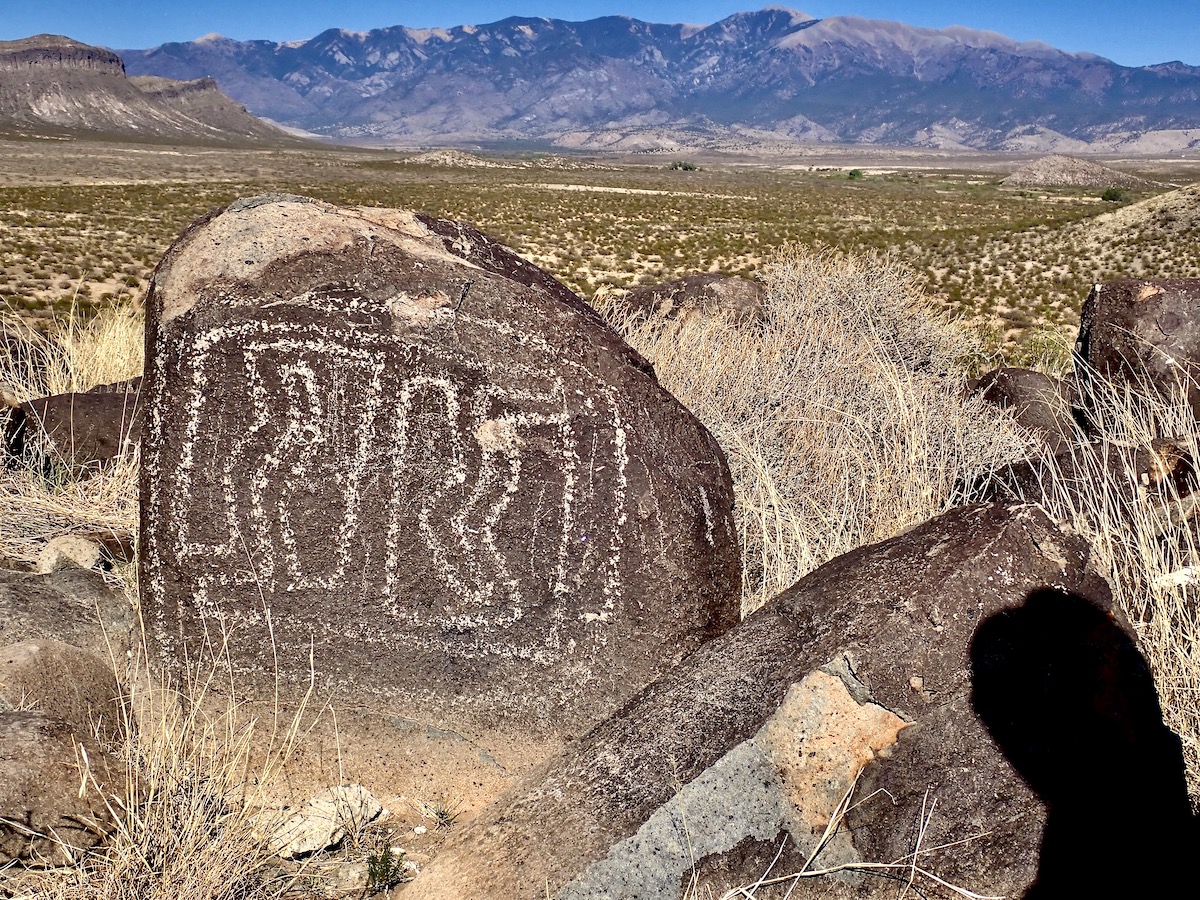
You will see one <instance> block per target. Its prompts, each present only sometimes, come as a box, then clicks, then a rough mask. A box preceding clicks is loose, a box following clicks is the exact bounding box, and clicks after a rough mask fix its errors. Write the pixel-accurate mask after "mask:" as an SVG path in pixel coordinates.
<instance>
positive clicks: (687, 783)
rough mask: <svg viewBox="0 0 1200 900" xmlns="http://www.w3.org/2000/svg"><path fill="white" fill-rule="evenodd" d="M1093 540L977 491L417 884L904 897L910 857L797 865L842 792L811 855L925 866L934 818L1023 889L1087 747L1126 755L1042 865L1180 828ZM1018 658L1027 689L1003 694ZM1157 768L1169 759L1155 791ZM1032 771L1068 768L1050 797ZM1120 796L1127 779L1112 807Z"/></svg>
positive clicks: (968, 858) (834, 583)
mask: <svg viewBox="0 0 1200 900" xmlns="http://www.w3.org/2000/svg"><path fill="white" fill-rule="evenodd" d="M1087 552H1088V551H1087V547H1086V545H1085V544H1084V542H1083V541H1081V540H1080V539H1078V538H1077V537H1074V536H1071V535H1068V534H1065V533H1063V532H1062V531H1060V530H1058V529H1057V528H1055V527H1054V526H1053V525H1052V523H1051V522H1050V521H1049V520H1048V519H1047V518H1046V517H1045V515H1044V514H1042V513H1041V512H1040V511H1038V510H1036V509H1034V508H1033V507H1025V506H1016V507H1005V506H976V507H967V508H963V509H960V510H956V511H954V512H951V513H948V514H946V515H944V516H942V517H940V518H938V519H935V520H933V521H931V522H929V523H927V524H925V525H923V526H921V527H920V528H917V529H915V530H913V531H912V532H910V533H908V534H905V535H903V536H901V537H898V538H895V539H893V540H890V541H887V542H885V543H882V544H878V545H875V546H872V547H866V548H863V549H860V550H856V551H854V552H852V553H849V554H847V555H845V556H842V557H839V558H838V559H835V560H833V561H831V562H830V563H828V564H827V565H825V566H823V567H822V568H820V569H818V570H817V571H816V572H814V573H812V574H810V575H809V576H807V577H806V578H804V579H802V580H801V581H800V582H798V583H797V584H796V585H795V586H794V587H792V588H791V589H790V590H788V591H787V592H785V593H784V594H782V595H781V596H780V597H778V598H776V599H775V600H774V601H773V602H772V603H770V604H768V605H767V606H766V607H764V608H762V609H761V610H760V611H758V612H757V613H755V614H754V615H752V616H750V617H749V618H748V619H747V620H746V621H745V622H743V623H742V624H741V625H739V626H738V627H737V628H735V629H734V630H732V631H731V632H729V633H728V634H726V635H724V636H723V637H721V638H719V639H717V640H715V641H712V642H710V643H708V644H706V645H705V646H703V647H702V648H701V649H700V650H698V651H697V652H696V653H695V654H694V655H692V656H691V657H690V658H689V659H688V660H686V661H685V662H684V663H683V664H682V665H680V666H679V667H677V668H676V669H674V670H673V671H672V672H670V673H668V674H667V675H666V676H664V677H663V678H662V679H660V680H659V681H657V682H655V683H654V684H652V685H651V686H649V687H648V688H647V689H646V690H645V691H643V692H642V693H641V694H640V695H639V696H638V697H636V698H634V700H632V701H631V702H630V703H629V705H627V706H626V707H625V708H624V709H623V710H622V711H621V712H620V713H619V714H617V715H616V716H614V717H613V718H612V719H610V720H609V721H607V722H605V723H603V724H602V725H600V726H598V727H597V728H596V729H594V730H593V731H592V732H591V733H590V734H588V735H586V736H585V737H584V738H582V739H581V740H580V741H578V742H577V743H575V744H573V745H572V746H571V747H570V748H569V749H568V750H566V751H564V753H563V754H562V755H560V756H558V757H556V758H555V759H553V760H551V761H549V762H548V763H546V764H545V765H544V767H543V768H541V769H539V770H538V771H537V772H535V773H534V774H533V775H531V776H530V777H529V778H527V779H526V780H525V781H524V782H522V783H521V784H520V785H519V786H518V787H517V788H515V789H514V790H513V792H512V793H511V794H509V795H508V796H506V797H504V798H502V799H501V800H499V801H497V803H496V804H494V805H493V806H492V807H491V808H490V809H489V810H487V811H486V812H485V813H484V814H482V815H481V816H480V817H479V818H477V819H476V820H475V821H473V822H471V823H470V824H468V825H467V826H466V827H465V828H464V829H462V830H461V831H459V832H457V833H456V834H454V835H453V836H452V837H451V840H450V842H449V843H448V844H447V845H446V847H445V848H444V849H443V850H442V852H441V854H440V855H439V856H438V857H437V858H436V859H435V860H434V861H433V862H432V864H431V865H429V866H428V867H426V869H425V870H424V871H423V872H422V873H421V874H420V876H419V877H418V879H417V881H416V882H415V883H414V884H412V885H411V886H409V888H407V892H408V893H406V895H405V896H406V897H411V898H413V900H417V898H420V900H432V898H438V900H450V898H455V900H457V898H463V897H505V898H514V900H515V898H528V900H535V898H536V900H544V898H546V897H554V898H571V900H582V898H589V900H600V898H606V900H621V898H628V900H632V898H639V900H659V898H661V900H668V898H670V900H675V898H678V897H680V896H683V895H684V891H685V889H686V890H687V891H688V893H687V896H703V897H707V896H714V897H720V896H725V893H724V892H725V891H727V890H731V889H735V888H738V887H748V886H751V885H755V884H756V883H757V882H758V881H759V879H760V878H769V879H780V880H779V881H778V882H774V883H773V884H771V885H760V886H758V887H757V888H755V890H754V891H753V896H755V897H756V898H781V897H784V896H790V897H793V898H795V897H837V896H842V897H881V898H882V897H894V896H895V895H896V890H897V887H896V881H895V880H894V878H891V879H889V878H886V877H884V878H876V877H870V876H869V875H864V874H863V873H861V872H858V873H855V872H853V871H844V872H842V873H841V874H839V875H837V876H828V877H821V878H809V879H801V880H799V883H796V881H795V880H793V879H787V878H785V877H784V876H787V875H789V874H792V873H796V872H799V871H801V870H802V869H803V868H804V864H805V861H806V860H807V859H808V856H809V855H810V854H811V853H812V852H813V851H814V850H815V849H816V847H817V845H818V843H819V842H820V840H821V837H822V835H824V834H825V829H826V825H827V824H828V823H830V822H834V821H836V820H837V816H836V811H837V810H838V809H839V807H841V806H843V805H844V806H851V807H852V809H851V810H850V812H849V813H848V814H847V816H846V817H845V818H844V819H843V820H841V821H840V825H841V827H840V828H838V829H837V831H836V834H835V835H834V836H833V837H832V840H830V841H829V843H828V844H827V846H825V848H824V849H823V850H822V852H821V853H820V854H819V855H818V856H817V857H816V859H815V860H814V861H813V864H812V865H811V866H810V867H809V868H810V870H815V869H822V868H829V867H838V866H846V865H856V864H859V863H868V864H874V863H882V864H888V863H893V862H898V863H899V865H898V866H897V867H895V868H893V869H891V870H886V869H884V870H876V872H875V874H876V875H879V874H882V875H885V876H886V875H889V874H890V875H892V876H899V877H900V878H901V879H907V878H909V877H910V876H912V877H914V878H915V879H916V880H917V881H916V887H918V888H921V889H924V888H925V887H927V886H931V882H928V881H922V877H921V876H919V875H918V874H917V873H915V872H912V871H910V870H909V869H907V868H906V867H905V866H904V862H905V857H906V856H907V855H909V854H911V853H912V852H913V850H914V848H915V847H916V843H917V841H918V840H919V842H920V847H921V848H922V849H923V850H926V851H928V850H931V849H932V848H937V847H942V848H943V849H942V850H939V851H935V852H932V853H930V854H929V855H928V856H925V855H923V856H921V857H919V858H918V865H919V866H921V867H924V868H928V869H930V870H932V871H933V872H934V873H935V874H937V875H938V876H940V877H944V878H947V879H949V880H950V881H952V882H954V883H955V884H958V885H961V886H963V887H967V888H970V889H972V890H975V891H978V892H980V893H983V894H986V895H1006V896H1019V895H1020V894H1021V893H1022V891H1024V890H1025V888H1027V887H1028V886H1029V885H1030V884H1031V883H1032V882H1034V881H1035V879H1037V878H1039V877H1040V875H1045V873H1046V872H1047V871H1048V868H1047V861H1046V859H1045V855H1044V854H1042V853H1041V849H1042V848H1041V841H1042V833H1043V826H1044V825H1045V823H1046V822H1047V818H1048V815H1047V807H1050V812H1049V817H1050V818H1052V819H1056V820H1057V821H1069V822H1075V823H1078V821H1079V818H1080V817H1079V816H1078V815H1073V813H1074V814H1077V813H1079V812H1081V809H1080V807H1079V806H1078V805H1073V804H1074V803H1075V800H1076V799H1077V798H1079V797H1081V796H1083V795H1084V794H1085V793H1086V789H1085V788H1084V787H1083V786H1082V785H1081V784H1076V785H1075V786H1074V787H1071V788H1068V787H1067V785H1065V784H1062V783H1061V782H1065V781H1069V780H1070V779H1071V777H1072V775H1071V772H1072V767H1073V766H1074V765H1075V764H1076V763H1077V762H1078V759H1079V756H1080V754H1093V753H1094V754H1097V756H1096V758H1097V759H1098V760H1100V759H1104V758H1105V757H1104V754H1108V753H1113V754H1116V756H1117V757H1119V758H1121V759H1123V760H1125V764H1127V765H1129V766H1131V768H1127V769H1123V770H1122V771H1121V772H1120V773H1114V774H1113V776H1112V777H1111V778H1110V779H1108V781H1109V782H1110V783H1108V784H1106V785H1104V786H1103V787H1100V786H1098V785H1096V784H1095V783H1094V782H1093V783H1092V785H1091V786H1092V788H1093V793H1094V794H1095V795H1096V797H1097V802H1096V803H1094V804H1092V805H1091V806H1089V807H1088V809H1087V810H1086V813H1087V815H1090V816H1091V817H1092V819H1093V821H1092V822H1090V823H1089V824H1088V827H1087V829H1086V830H1085V831H1084V832H1082V833H1081V838H1080V841H1079V842H1078V844H1076V843H1071V842H1069V841H1068V843H1067V844H1065V845H1064V844H1056V845H1055V847H1054V848H1053V859H1052V860H1051V862H1052V865H1051V866H1050V869H1052V870H1053V871H1056V872H1059V873H1062V872H1065V871H1068V870H1072V869H1078V868H1080V865H1079V864H1080V862H1081V861H1083V860H1086V854H1087V853H1091V854H1092V855H1093V857H1095V858H1097V859H1103V857H1104V854H1106V853H1107V852H1108V851H1107V850H1106V849H1103V848H1105V847H1111V846H1114V845H1115V846H1125V843H1124V842H1127V841H1128V842H1132V843H1133V844H1136V845H1137V846H1138V852H1139V853H1142V852H1148V851H1149V849H1150V846H1151V845H1152V844H1153V843H1154V842H1155V841H1157V840H1160V839H1162V836H1163V832H1162V831H1159V830H1158V829H1157V828H1156V829H1155V832H1154V835H1153V836H1150V837H1140V838H1139V837H1137V832H1138V830H1139V829H1141V828H1142V826H1141V824H1140V823H1143V822H1145V821H1147V819H1146V818H1144V816H1145V815H1149V816H1151V817H1152V818H1153V820H1154V821H1156V822H1158V821H1161V820H1162V819H1169V820H1170V823H1171V825H1170V826H1168V830H1169V829H1170V828H1172V827H1174V826H1176V825H1178V824H1179V823H1180V822H1181V820H1182V819H1185V818H1186V812H1185V811H1186V808H1187V799H1186V790H1185V787H1184V781H1183V763H1182V756H1181V753H1180V749H1179V743H1178V740H1177V739H1175V738H1174V737H1173V736H1172V735H1171V734H1170V733H1169V732H1167V731H1166V729H1165V727H1164V726H1163V725H1162V721H1161V716H1160V715H1159V713H1158V709H1157V702H1156V699H1155V697H1154V692H1153V688H1152V685H1151V682H1150V679H1149V672H1148V669H1147V667H1146V665H1145V663H1144V661H1141V658H1140V656H1138V654H1137V653H1136V650H1132V647H1133V645H1132V643H1131V641H1130V640H1129V638H1128V637H1127V636H1126V635H1125V634H1124V633H1123V632H1122V631H1121V630H1120V629H1119V628H1118V627H1117V626H1116V625H1115V624H1113V619H1112V617H1111V615H1110V612H1109V609H1108V607H1109V606H1110V604H1111V597H1110V594H1109V592H1108V588H1107V586H1106V585H1105V584H1104V582H1103V581H1102V580H1101V579H1099V578H1098V577H1097V576H1095V575H1093V574H1091V573H1090V571H1089V569H1088V566H1087ZM1047 594H1049V595H1050V598H1049V602H1047V601H1046V595H1047ZM1060 601H1061V602H1060ZM1047 606H1048V607H1049V608H1051V609H1052V610H1058V611H1059V612H1057V613H1051V615H1050V618H1051V619H1054V621H1055V623H1056V624H1055V627H1054V628H1053V629H1051V631H1052V634H1053V636H1052V637H1050V638H1047V639H1046V641H1042V642H1041V644H1040V645H1039V648H1040V650H1038V651H1037V652H1029V654H1028V656H1026V655H1023V654H1026V652H1027V651H1028V650H1029V647H1028V645H1029V643H1030V641H1033V643H1037V641H1036V639H1032V638H1029V639H1025V640H1024V642H1022V638H1021V636H1020V630H1021V629H1022V628H1027V627H1029V626H1030V625H1036V624H1037V623H1043V624H1044V621H1045V618H1046V617H1045V616H1044V615H1043V614H1042V613H1041V612H1040V611H1041V610H1044V609H1045V608H1046V607H1047ZM1030 609H1033V610H1035V614H1033V615H1027V614H1026V611H1028V610H1030ZM1006 616H1007V617H1009V618H1012V621H1009V620H1008V619H1007V618H1005V617H1006ZM1022 617H1024V618H1022ZM984 623H989V624H988V629H987V638H986V639H985V640H983V641H982V645H981V646H975V645H973V638H974V636H975V635H976V634H977V633H978V632H979V630H980V626H981V625H982V624H984ZM1047 641H1049V642H1050V643H1049V644H1048V643H1047ZM1050 644H1054V645H1056V646H1059V647H1060V648H1061V649H1062V652H1063V653H1064V654H1065V658H1066V659H1067V660H1068V662H1069V664H1070V665H1072V666H1073V667H1074V668H1073V670H1072V674H1071V675H1070V677H1067V678H1063V677H1062V672H1061V667H1058V668H1056V667H1055V665H1054V656H1053V654H1052V653H1049V654H1047V653H1046V652H1044V651H1045V650H1046V649H1047V647H1048V646H1049V645H1050ZM1131 650H1132V652H1130V651H1131ZM1085 662H1086V665H1084V663H1085ZM1023 666H1024V667H1026V668H1023ZM1026 669H1027V670H1026ZM973 676H974V677H975V683H974V684H973ZM980 678H982V682H981V681H980ZM1006 679H1008V680H1010V681H1011V682H1012V684H1013V685H1014V687H1015V688H1016V689H1017V690H1018V691H1020V692H1022V693H1021V694H1020V695H1019V696H1015V697H1010V698H1008V699H1007V700H1005V699H1004V690H1005V681H1006ZM1130 682H1132V686H1130ZM981 684H982V695H981V696H979V697H977V696H975V693H976V692H978V691H980V690H981ZM1148 685H1150V688H1149V690H1148V693H1147V686H1148ZM1047 686H1049V688H1050V689H1045V688H1047ZM976 707H978V709H976ZM1056 708H1057V709H1058V711H1059V712H1061V713H1062V715H1063V716H1064V717H1065V718H1064V720H1065V721H1070V722H1071V723H1073V724H1074V725H1077V726H1079V729H1080V730H1079V733H1078V734H1077V735H1074V736H1071V735H1070V734H1068V733H1067V732H1065V731H1064V729H1063V728H1053V729H1047V734H1048V735H1049V737H1048V739H1047V740H1045V741H1040V739H1039V734H1038V724H1037V723H1039V722H1042V723H1044V722H1045V720H1046V719H1047V718H1050V717H1053V716H1054V714H1055V709H1056ZM1026 709H1029V710H1033V714H1032V715H1030V716H1026V715H1024V711H1025V710H1026ZM1109 719H1111V721H1109ZM1097 722H1099V723H1100V724H1099V725H1097ZM1155 723H1156V724H1155ZM1123 726H1124V727H1125V729H1126V730H1125V731H1124V732H1122V727H1123ZM993 729H994V730H995V731H997V732H998V733H999V734H1000V736H1001V737H1000V740H1001V742H1002V744H1003V746H1004V748H1005V751H1006V752H1011V753H1012V755H1013V758H1014V762H1015V765H1014V762H1010V761H1009V759H1008V758H1006V756H1005V755H1004V753H1003V752H1001V749H1000V748H998V747H997V744H996V742H995V740H994V739H993V738H992V736H991V733H992V730H993ZM1100 741H1107V743H1108V746H1103V747H1101V746H1098V745H1095V744H1093V742H1100ZM1031 759H1032V760H1033V763H1032V770H1030V768H1029V767H1030V765H1031V763H1030V760H1031ZM1147 767H1151V768H1154V770H1155V771H1156V772H1159V773H1161V775H1162V777H1161V778H1158V777H1157V776H1156V778H1155V783H1154V786H1153V789H1151V790H1148V791H1147V792H1146V794H1145V795H1144V797H1142V798H1141V799H1140V800H1139V799H1136V798H1137V786H1138V784H1139V778H1140V775H1139V773H1141V772H1144V771H1146V768H1147ZM860 771H861V775H860V774H859V773H860ZM1093 774H1094V773H1093ZM856 776H858V777H859V781H858V786H857V788H855V778H856ZM1026 779H1029V783H1033V784H1034V785H1035V787H1038V788H1039V789H1043V786H1044V785H1045V784H1046V783H1047V782H1050V783H1052V784H1053V783H1055V782H1059V786H1058V788H1057V789H1053V788H1052V789H1049V790H1048V791H1047V793H1048V795H1049V796H1046V797H1039V796H1038V795H1037V794H1035V793H1034V791H1033V790H1031V789H1030V787H1029V786H1028V783H1027V780H1026ZM1105 796H1108V797H1116V798H1118V799H1119V800H1120V801H1121V802H1119V803H1116V804H1115V805H1114V807H1113V808H1112V809H1111V810H1108V811H1106V812H1105V811H1101V810H1100V808H1101V807H1102V805H1103V804H1102V802H1101V801H1102V799H1103V798H1104V797H1105ZM1064 798H1065V799H1064ZM1139 803H1140V804H1141V807H1140V809H1139V808H1138V806H1137V804H1139ZM1181 804H1182V805H1181ZM1142 831H1143V832H1144V831H1145V830H1144V829H1142ZM831 833H832V832H831ZM1056 833H1058V834H1059V835H1060V836H1061V831H1058V832H1056ZM918 836H919V837H918ZM967 839H970V840H967ZM959 841H965V843H957V842H959ZM1179 846H1180V845H1179V844H1172V847H1173V848H1175V849H1178V847H1179ZM1080 847H1082V848H1083V849H1082V850H1080ZM1077 851H1078V852H1077ZM1080 853H1082V854H1083V855H1082V856H1081V855H1080ZM1097 854H1099V855H1098V856H1097ZM1131 868H1132V867H1131ZM709 891H711V894H710V893H709ZM738 896H742V894H740V893H739V894H738Z"/></svg>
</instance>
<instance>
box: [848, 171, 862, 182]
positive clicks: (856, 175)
mask: <svg viewBox="0 0 1200 900" xmlns="http://www.w3.org/2000/svg"><path fill="white" fill-rule="evenodd" d="M846 177H847V178H849V179H850V180H851V181H858V180H859V179H860V178H862V177H863V170H862V169H851V170H850V171H849V172H847V173H846Z"/></svg>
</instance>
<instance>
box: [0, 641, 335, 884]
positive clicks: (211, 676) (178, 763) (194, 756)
mask: <svg viewBox="0 0 1200 900" xmlns="http://www.w3.org/2000/svg"><path fill="white" fill-rule="evenodd" d="M144 658H145V651H144V649H143V650H142V651H141V653H140V654H139V655H138V656H137V657H136V659H137V660H143V659H144ZM131 668H132V669H133V671H131V672H129V673H122V674H127V675H128V681H129V683H130V684H131V685H134V690H132V691H131V692H130V693H129V695H128V696H127V697H126V698H125V700H126V703H125V710H126V715H125V720H124V723H123V724H124V733H125V738H124V740H123V742H122V743H121V745H120V746H117V747H115V748H113V750H114V752H115V753H116V755H117V756H118V758H120V759H121V760H123V762H124V764H125V773H124V775H125V777H124V783H123V784H122V785H119V786H118V787H117V788H116V789H115V790H112V791H107V792H106V791H105V790H104V789H103V788H102V786H100V785H98V784H96V783H95V782H94V781H93V782H92V784H91V788H92V789H93V790H97V791H100V793H101V794H102V795H103V796H105V800H106V802H107V804H108V807H109V810H110V812H111V814H112V818H113V819H114V820H115V822H116V827H115V830H114V831H113V832H112V833H111V834H110V835H109V836H108V838H107V839H106V841H105V842H104V843H103V845H101V846H100V847H98V848H96V849H95V850H92V851H89V852H87V853H84V854H81V855H80V856H79V857H78V858H77V859H76V861H75V864H74V865H72V866H66V867H62V868H58V869H54V870H49V871H44V872H38V871H30V872H26V873H24V874H23V875H22V876H21V877H20V879H19V880H18V886H17V887H15V889H14V890H15V895H16V896H17V897H20V898H31V900H32V898H34V897H37V898H44V900H273V898H279V897H283V896H284V895H285V894H288V893H289V892H291V893H293V895H294V892H295V891H296V889H297V885H298V878H300V877H301V876H302V873H290V874H289V873H286V872H284V871H283V870H281V869H280V868H279V860H278V858H277V857H276V856H275V855H274V853H273V848H272V847H271V845H270V842H269V838H268V837H267V836H266V835H265V834H264V833H263V832H264V830H265V829H264V828H263V827H262V826H261V825H260V824H259V822H258V821H257V820H256V811H257V810H259V809H261V808H263V806H264V805H265V802H264V801H265V798H266V797H267V796H268V794H267V792H268V791H269V790H270V789H271V787H273V786H274V785H275V784H276V782H277V781H278V779H279V777H280V773H281V771H282V767H283V765H284V764H285V763H286V761H287V758H288V756H289V755H290V753H291V752H292V750H293V748H294V747H295V746H296V744H297V742H298V741H299V740H301V739H302V738H303V728H302V722H303V720H304V717H305V714H306V711H307V698H306V699H305V701H304V702H301V703H300V704H299V708H298V711H297V712H296V713H295V715H294V717H293V718H292V719H291V720H290V722H288V723H285V724H284V725H283V726H281V725H280V723H279V721H278V719H276V720H275V721H274V722H271V723H265V724H263V723H259V722H258V721H256V720H255V719H254V718H252V717H250V716H249V715H248V714H247V713H246V712H245V710H244V709H243V708H241V707H240V706H239V704H238V703H237V702H236V701H233V700H229V699H227V697H221V698H217V697H215V696H214V695H215V694H216V691H215V688H216V679H217V678H218V675H217V674H216V673H219V672H222V671H225V670H227V666H225V665H222V664H220V663H219V662H214V661H213V660H212V659H211V658H210V659H209V660H208V662H207V663H200V664H198V665H197V666H196V667H195V668H193V669H192V670H191V671H190V672H189V673H187V674H186V675H185V676H184V678H183V683H182V684H181V685H180V690H178V691H176V690H174V689H173V687H172V685H170V684H169V683H167V681H166V680H165V679H164V678H163V677H162V676H159V675H155V674H151V673H150V671H149V669H147V668H146V667H145V666H144V665H141V664H134V665H132V666H131ZM223 690H224V689H223ZM276 708H278V705H277V707H276ZM214 711H215V712H214ZM264 730H269V731H270V733H269V734H268V735H263V734H262V732H263V731H264ZM314 887H315V885H314ZM2 888H3V885H2V884H0V890H2ZM318 895H319V894H318ZM6 896H12V894H8V895H6Z"/></svg>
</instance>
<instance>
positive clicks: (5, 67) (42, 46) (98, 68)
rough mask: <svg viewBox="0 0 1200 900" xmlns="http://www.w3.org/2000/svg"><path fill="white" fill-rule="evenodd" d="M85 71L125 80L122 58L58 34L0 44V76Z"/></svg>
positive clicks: (0, 42) (36, 36)
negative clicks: (4, 74) (7, 73)
mask: <svg viewBox="0 0 1200 900" xmlns="http://www.w3.org/2000/svg"><path fill="white" fill-rule="evenodd" d="M45 70H49V71H64V70H66V71H86V72H96V73H98V74H100V75H110V76H113V77H115V78H123V77H124V75H125V66H124V65H123V64H122V63H121V57H119V56H117V54H115V53H113V52H112V51H111V50H106V49H105V48H103V47H92V46H89V45H87V44H81V43H79V42H78V41H73V40H71V39H70V38H67V37H63V36H62V35H58V34H39V35H35V36H33V37H27V38H22V39H21V40H17V41H0V72H15V73H21V74H22V75H24V76H25V77H30V76H31V75H32V74H33V73H35V72H40V71H45Z"/></svg>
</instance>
